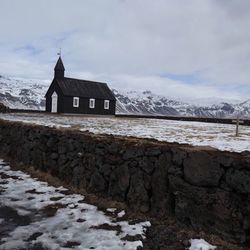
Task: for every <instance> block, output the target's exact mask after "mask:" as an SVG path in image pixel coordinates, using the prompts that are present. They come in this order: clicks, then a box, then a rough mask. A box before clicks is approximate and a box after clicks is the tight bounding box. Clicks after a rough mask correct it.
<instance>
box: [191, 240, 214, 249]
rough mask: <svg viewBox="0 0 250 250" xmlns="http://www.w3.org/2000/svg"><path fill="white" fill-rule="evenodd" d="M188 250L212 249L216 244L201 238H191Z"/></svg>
mask: <svg viewBox="0 0 250 250" xmlns="http://www.w3.org/2000/svg"><path fill="white" fill-rule="evenodd" d="M190 243H191V246H190V247H189V250H214V249H216V246H213V245H210V244H209V243H207V242H206V241H205V240H203V239H191V240H190Z"/></svg>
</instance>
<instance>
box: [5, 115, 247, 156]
mask: <svg viewBox="0 0 250 250" xmlns="http://www.w3.org/2000/svg"><path fill="white" fill-rule="evenodd" d="M0 119H4V120H10V121H22V122H26V123H35V124H40V125H44V126H50V127H53V126H54V127H57V128H59V127H72V128H75V129H79V130H81V131H90V132H93V133H100V134H113V135H123V136H136V137H141V138H154V139H157V140H159V141H167V142H178V143H188V144H191V145H196V146H211V147H214V148H217V149H220V150H227V151H234V152H242V151H245V150H248V151H249V150H250V127H247V126H240V136H239V137H235V125H228V124H218V123H202V122H188V121H171V120H159V119H136V118H133V119H132V118H110V117H89V116H72V115H45V114H15V113H12V114H0Z"/></svg>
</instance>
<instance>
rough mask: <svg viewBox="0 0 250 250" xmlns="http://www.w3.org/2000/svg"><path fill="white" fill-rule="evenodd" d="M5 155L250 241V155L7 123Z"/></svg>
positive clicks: (1, 143)
mask: <svg viewBox="0 0 250 250" xmlns="http://www.w3.org/2000/svg"><path fill="white" fill-rule="evenodd" d="M0 155H1V157H4V158H7V159H8V158H9V159H12V160H15V161H18V162H22V163H24V164H26V165H27V166H34V167H35V168H39V169H41V170H43V171H48V172H50V173H51V174H53V175H56V176H58V177H59V178H61V179H62V180H64V181H66V182H68V183H70V184H71V185H73V186H75V187H77V188H80V189H81V188H83V189H86V190H87V191H89V192H94V193H97V194H99V195H100V196H104V197H108V196H109V197H112V198H113V199H115V200H119V201H124V202H126V203H127V204H128V205H129V206H130V207H131V208H132V209H135V210H139V211H141V212H143V213H148V214H150V215H151V216H152V215H153V216H157V217H159V218H164V217H165V216H170V215H173V216H175V217H176V218H177V220H178V221H179V222H181V223H185V224H189V225H190V224H191V225H192V226H193V227H195V228H197V229H204V230H205V231H210V232H213V233H219V234H220V235H223V236H224V237H226V238H228V239H230V240H235V241H237V242H245V243H246V242H248V241H249V240H250V152H244V153H242V154H237V153H229V152H221V151H218V150H215V149H212V148H206V147H192V146H189V145H179V144H174V143H163V142H158V141H156V140H149V139H136V138H125V137H113V136H108V135H94V134H91V133H86V132H79V131H77V130H69V129H60V130H59V129H54V128H48V127H43V126H38V125H28V124H22V123H17V122H7V121H2V120H0Z"/></svg>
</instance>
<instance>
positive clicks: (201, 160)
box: [184, 152, 223, 186]
mask: <svg viewBox="0 0 250 250" xmlns="http://www.w3.org/2000/svg"><path fill="white" fill-rule="evenodd" d="M222 174H223V169H222V168H221V167H220V164H219V163H218V161H216V160H215V159H214V158H213V157H211V156H209V155H208V154H207V153H206V152H192V153H190V154H189V156H188V158H186V159H185V160H184V178H185V180H186V181H188V182H189V183H191V184H194V185H197V186H217V185H218V184H219V181H220V179H221V177H222Z"/></svg>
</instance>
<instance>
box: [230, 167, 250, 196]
mask: <svg viewBox="0 0 250 250" xmlns="http://www.w3.org/2000/svg"><path fill="white" fill-rule="evenodd" d="M226 182H227V184H228V185H229V186H230V187H231V188H232V189H234V190H237V191H238V192H240V193H244V194H250V171H244V170H237V169H232V168H230V169H229V170H228V171H227V173H226Z"/></svg>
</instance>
